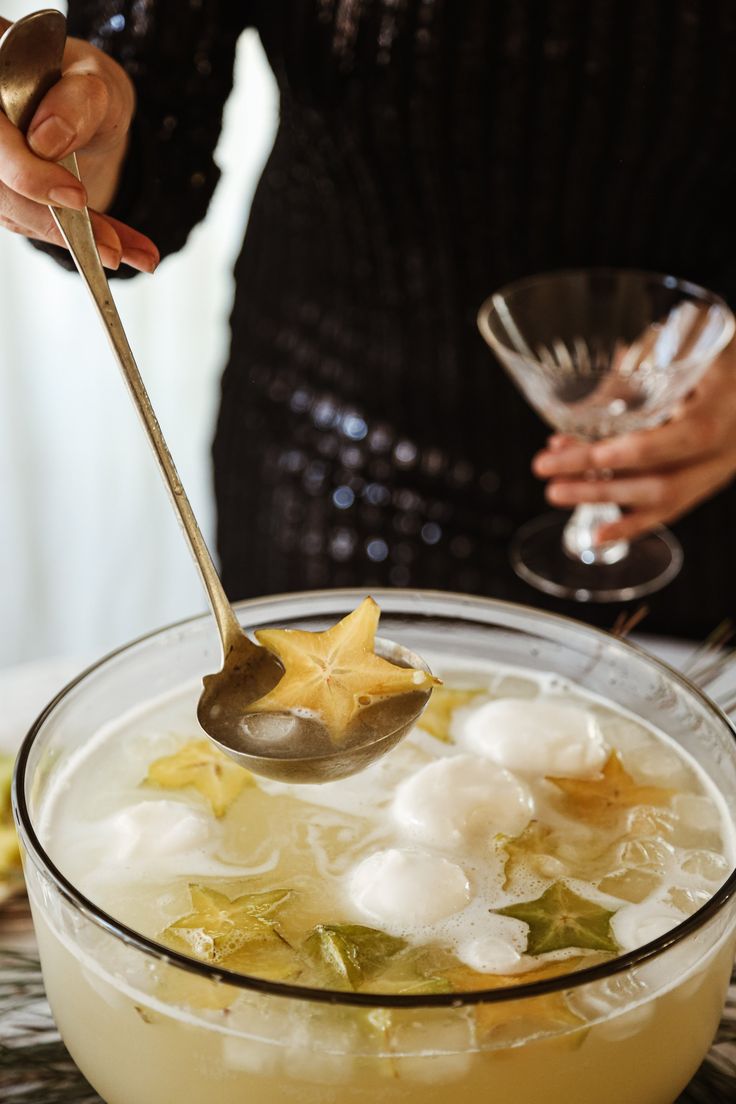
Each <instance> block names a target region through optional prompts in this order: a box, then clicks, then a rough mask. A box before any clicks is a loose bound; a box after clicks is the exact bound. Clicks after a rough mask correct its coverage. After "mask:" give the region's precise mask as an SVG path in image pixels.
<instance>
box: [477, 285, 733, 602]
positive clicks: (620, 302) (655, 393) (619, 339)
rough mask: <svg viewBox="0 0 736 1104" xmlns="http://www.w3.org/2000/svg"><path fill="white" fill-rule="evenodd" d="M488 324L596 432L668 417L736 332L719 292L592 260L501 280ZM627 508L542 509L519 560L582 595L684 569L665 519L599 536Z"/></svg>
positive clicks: (607, 593)
mask: <svg viewBox="0 0 736 1104" xmlns="http://www.w3.org/2000/svg"><path fill="white" fill-rule="evenodd" d="M478 326H479V328H480V332H481V334H482V335H483V337H484V338H485V340H486V341H487V342H488V344H489V345H490V346H491V348H492V349H493V351H494V352H495V354H496V356H497V357H498V359H499V360H500V361H501V363H502V364H503V366H504V367H505V368H506V370H507V371H508V373H509V375H510V376H511V378H512V379H513V381H514V383H515V384H516V385H517V387H518V388H519V389H520V391H521V392H522V393H523V395H524V396H525V398H526V399H528V401H529V403H530V404H531V405H532V406H533V407H534V409H535V410H536V411H537V413H538V414H540V415H541V416H542V418H544V420H545V421H546V422H548V423H549V424H550V425H551V426H552V427H553V428H554V429H555V430H557V432H558V433H564V434H571V435H573V436H575V437H578V438H580V439H581V440H584V441H598V440H601V439H602V438H604V437H611V436H614V435H617V434H621V433H628V432H631V431H632V430H640V429H646V428H649V427H651V426H656V425H658V424H659V423H660V422H664V421H666V420H667V418H668V417H670V415H671V414H672V412H673V410H674V409H675V407H676V405H677V403H678V402H679V401H680V400H681V399H683V398H684V397H685V396H686V395H687V394H688V392H689V391H691V390H692V388H693V387H694V386H695V384H696V383H697V382H698V380H699V379H700V377H701V376H702V374H703V372H704V371H705V370H706V368H707V367H708V366H709V364H710V363H711V362H712V361H713V359H714V358H715V357H716V356H717V355H718V354H719V353H720V352H721V351H722V350H723V349H724V348H725V346H726V345H727V344H728V342H729V341H730V340H731V338H732V336H733V333H734V318H733V315H732V313H731V311H730V310H729V308H728V307H727V306H726V304H725V303H724V302H723V300H722V299H720V298H719V297H718V296H717V295H714V294H713V293H712V292H709V291H706V290H705V289H704V288H701V287H697V286H696V285H694V284H690V283H685V282H684V281H682V280H677V279H675V277H673V276H663V275H659V274H657V273H650V272H637V271H628V270H618V269H582V270H579V271H577V270H570V271H562V272H553V273H549V274H543V275H538V276H531V277H529V278H527V279H524V280H520V281H518V282H517V283H513V284H510V285H508V286H507V287H504V288H501V289H500V290H499V291H497V292H495V294H493V295H491V296H490V298H489V299H487V300H486V301H485V302H484V303H483V305H482V307H481V308H480V312H479V314H478ZM591 474H593V473H591ZM597 474H600V473H597ZM604 474H605V473H604ZM620 516H621V511H620V510H619V507H618V506H616V505H614V504H613V503H594V504H585V505H581V506H578V507H577V509H576V510H575V511H574V512H573V514H572V516H571V517H570V518H569V519H565V518H561V517H560V515H559V514H553V515H546V516H543V517H541V518H537V519H535V520H534V521H531V522H529V523H528V524H527V525H525V526H523V528H522V529H521V530H520V531H519V532H518V533H517V535H516V537H515V538H514V541H513V543H512V547H511V559H512V563H513V566H514V569H515V570H516V572H517V574H518V575H520V576H521V578H523V579H525V580H526V581H527V582H529V583H531V584H532V585H533V586H535V587H537V588H538V589H539V590H543V591H545V592H546V593H547V594H554V595H556V596H557V597H561V598H574V599H577V600H578V601H582V602H585V601H597V602H609V601H625V600H629V599H632V598H637V597H639V596H641V595H643V594H649V593H651V592H652V591H655V590H658V589H660V588H661V587H663V586H665V585H666V584H667V583H668V582H670V580H671V579H673V578H674V577H675V575H676V574H677V572H678V571H679V569H680V566H681V563H682V550H681V548H680V545H679V543H678V541H677V540H676V538H675V537H674V536H673V535H672V533H670V532H669V531H668V530H667V529H664V528H661V527H660V528H658V529H656V530H654V531H653V532H651V533H649V534H647V535H645V536H643V537H641V538H639V539H638V540H635V541H632V542H630V543H629V542H627V541H613V542H609V543H607V544H597V543H596V540H595V537H596V532H597V529H598V527H599V526H601V525H603V524H605V523H609V522H612V521H616V520H617V519H618V518H619V517H620Z"/></svg>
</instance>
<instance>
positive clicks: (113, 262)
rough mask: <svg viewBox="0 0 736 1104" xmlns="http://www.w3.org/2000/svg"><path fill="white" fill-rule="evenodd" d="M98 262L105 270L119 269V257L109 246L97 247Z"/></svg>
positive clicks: (115, 250)
mask: <svg viewBox="0 0 736 1104" xmlns="http://www.w3.org/2000/svg"><path fill="white" fill-rule="evenodd" d="M97 249H98V251H99V254H100V260H101V261H102V263H103V265H104V266H105V268H111V269H113V270H114V269H117V268H120V259H121V255H120V253H119V252H118V250H117V249H111V248H110V246H109V245H98V247H97Z"/></svg>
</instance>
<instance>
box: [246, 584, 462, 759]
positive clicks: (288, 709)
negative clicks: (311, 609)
mask: <svg viewBox="0 0 736 1104" xmlns="http://www.w3.org/2000/svg"><path fill="white" fill-rule="evenodd" d="M380 615H381V611H380V609H379V608H378V606H377V604H376V603H375V602H374V601H373V599H372V598H365V599H364V600H363V601H362V602H361V604H360V605H359V606H358V608H357V609H355V610H353V612H352V613H349V614H348V615H347V617H344V618H343V620H342V621H339V622H338V623H337V625H333V626H332V628H330V629H327V630H326V631H325V632H305V631H304V630H301V629H260V630H259V631H258V632H256V634H255V635H256V638H257V639H258V643H259V644H262V645H263V647H264V648H267V649H268V650H269V651H270V652H272V653H273V654H274V655H275V656H276V658H277V659H278V660H279V661H280V662H281V664H282V666H283V668H284V673H283V675H282V676H281V679H280V680H279V682H278V683H277V684H276V686H275V687H274V688H273V690H271V691H269V693H268V694H266V695H265V696H264V697H262V698H258V699H257V701H254V702H252V703H250V704H249V705H248V710H249V712H253V713H284V712H285V713H293V712H299V713H304V712H308V713H310V714H312V715H313V716H316V717H318V718H319V720H320V721H321V722H322V724H323V725H324V726H325V728H326V729H327V731H328V733H329V734H330V737H331V739H332V740H333V741H334V742H335V743H340V742H341V741H342V740H344V738H345V736H346V734H347V733H348V731H349V729H350V726H351V725H352V723H353V722H354V721H355V719H356V718H357V716H358V714H359V713H360V711H361V709H363V708H365V707H366V706H369V705H373V704H374V703H375V702H378V701H381V700H383V699H385V698H389V697H393V696H395V695H398V694H409V693H415V692H417V691H420V692H425V691H427V690H429V689H431V687H433V686H435V685H437V684H438V683H439V681H440V680H439V679H437V678H435V677H434V676H433V675H430V674H428V673H427V672H426V671H419V670H416V669H415V668H413V667H399V666H397V665H396V664H395V663H390V662H389V661H388V660H387V659H382V658H381V657H380V656H377V655H376V653H375V650H374V643H375V636H376V628H377V627H378V619H379V617H380Z"/></svg>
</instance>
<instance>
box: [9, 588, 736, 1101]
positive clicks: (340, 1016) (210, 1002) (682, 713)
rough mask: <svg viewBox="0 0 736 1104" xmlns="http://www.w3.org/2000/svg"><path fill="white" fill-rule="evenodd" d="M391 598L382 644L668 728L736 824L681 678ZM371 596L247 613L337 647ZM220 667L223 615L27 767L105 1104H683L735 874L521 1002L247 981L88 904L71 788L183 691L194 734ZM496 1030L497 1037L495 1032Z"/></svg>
mask: <svg viewBox="0 0 736 1104" xmlns="http://www.w3.org/2000/svg"><path fill="white" fill-rule="evenodd" d="M374 593H375V597H376V599H377V600H378V602H379V604H380V605H381V609H382V611H383V613H382V621H381V627H382V631H384V632H385V633H386V635H387V636H388V637H390V639H392V640H396V641H399V642H401V643H404V644H406V645H407V646H409V647H411V648H416V649H417V650H418V651H420V652H421V654H422V655H424V656H426V657H427V658H428V659H431V661H433V662H436V661H438V660H440V659H441V658H442V657H451V659H452V662H453V664H458V663H459V664H461V665H463V664H465V665H466V666H467V667H468V668H469V669H472V668H473V667H474V666H475V665H477V664H478V663H479V662H491V663H493V662H500V663H503V664H510V665H512V666H514V667H523V668H524V669H525V670H528V671H531V672H535V671H536V672H550V671H552V672H556V673H558V674H559V675H560V676H561V677H563V678H568V679H571V680H572V681H574V682H575V683H576V684H577V685H578V686H580V687H582V688H583V689H584V690H586V691H588V692H590V693H592V694H595V695H598V696H599V697H601V698H604V699H606V700H607V701H609V702H611V703H612V704H613V705H614V706H618V707H623V708H624V709H625V710H626V711H627V713H628V715H630V716H633V717H635V718H640V719H641V720H642V721H644V722H645V723H649V724H653V725H655V726H657V727H658V728H659V729H660V730H662V731H663V732H665V733H666V734H667V736H668V737H670V738H671V739H672V740H675V741H677V743H678V745H679V746H680V747H681V748H682V749H683V750H684V751H685V752H686V753H687V754H689V755H690V756H691V757H692V759H693V760H695V761H696V762H697V764H698V765H699V769H700V770H702V771H703V772H704V774H705V775H707V776H708V777H709V779H710V780H711V782H712V784H713V785H714V786H715V787H716V788H717V789H718V792H719V793H720V794H721V796H722V798H723V802H724V810H725V809H728V810H729V811H728V813H727V814H726V816H727V817H728V820H729V822H730V823H734V821H736V743H735V742H734V739H733V729H732V727H731V725H730V724H729V722H728V720H727V719H726V717H725V716H724V715H723V713H721V712H720V710H718V709H717V708H716V707H715V706H714V705H713V704H712V703H711V702H709V701H708V700H707V699H706V698H705V697H703V695H702V694H700V693H699V692H698V691H697V690H696V689H694V688H693V687H692V686H691V685H690V684H688V683H687V681H686V680H685V679H683V678H682V677H681V676H679V675H678V674H676V673H675V672H674V671H672V670H670V669H669V668H667V667H666V666H664V665H663V664H661V663H659V662H657V661H656V660H653V659H651V658H650V657H648V656H646V655H645V654H644V653H642V652H640V651H638V649H636V648H634V647H633V646H631V645H630V644H628V643H626V642H625V641H621V640H618V639H615V638H613V637H612V636H609V635H608V634H607V633H602V632H599V631H597V630H595V629H592V628H589V627H587V626H584V625H579V624H577V623H576V622H574V621H571V620H568V619H567V618H562V617H556V616H553V615H551V614H545V613H540V612H537V611H534V610H531V609H526V608H524V607H523V606H515V605H511V604H508V603H504V602H493V601H489V600H487V599H481V598H471V597H467V596H463V595H457V594H456V595H452V594H440V593H436V592H434V593H433V592H421V591H402V590H393V589H392V590H387V591H382V592H381V591H379V592H374ZM360 597H362V595H361V594H357V593H356V592H349V591H340V590H335V591H329V592H321V593H320V592H315V593H311V594H309V593H307V594H295V595H282V596H280V597H276V598H261V599H256V600H253V601H250V602H247V603H245V604H243V605H241V606H240V607H238V612H239V616H240V617H241V619H242V621H243V623H244V624H247V625H252V626H257V627H266V626H272V625H279V626H283V627H290V628H296V627H298V628H302V629H311V630H314V629H323V628H324V627H325V626H326V625H328V624H331V623H334V621H335V620H336V619H337V618H338V617H339V616H342V615H343V614H344V613H345V612H346V611H347V610H349V609H352V608H354V606H355V605H356V604H357V602H358V600H359V598H360ZM217 654H218V642H217V636H216V632H215V630H214V627H213V625H212V621H211V618H208V617H199V618H196V619H194V620H191V621H187V622H184V623H182V624H180V625H175V626H173V627H171V628H168V629H164V630H162V631H160V632H157V633H154V634H153V635H151V636H148V637H146V638H144V639H142V640H139V641H137V642H135V643H133V644H131V645H129V646H128V647H126V648H123V649H121V650H120V651H118V652H116V653H114V654H113V655H111V656H108V657H107V658H106V659H104V660H102V661H101V662H100V663H98V664H96V665H95V666H94V667H92V668H91V669H90V670H89V671H87V672H86V673H85V674H83V675H82V676H81V677H80V678H78V679H77V680H75V682H73V683H71V684H70V685H69V686H68V687H67V688H66V689H65V690H64V691H63V692H62V693H61V694H60V695H59V696H58V697H57V698H56V700H55V701H54V702H53V703H52V704H51V705H50V706H49V707H48V709H46V711H45V712H44V713H43V715H42V716H41V717H40V718H39V719H38V721H37V722H36V723H35V724H34V726H33V729H32V731H31V732H30V734H29V736H28V737H27V739H26V741H25V744H24V746H23V748H22V750H21V753H20V757H19V761H18V768H17V773H16V780H15V795H14V796H15V813H16V817H17V822H18V827H19V832H20V837H21V841H22V848H23V853H24V866H25V874H26V880H27V885H28V892H29V898H30V902H31V907H32V911H33V917H34V924H35V928H36V935H37V937H38V945H39V950H40V954H41V963H42V967H43V972H44V982H45V986H46V991H47V994H48V998H49V1001H50V1003H51V1007H52V1009H53V1012H54V1016H55V1018H56V1021H57V1023H58V1026H59V1029H60V1031H61V1034H62V1037H63V1038H64V1041H65V1043H66V1045H67V1047H68V1048H69V1050H70V1051H71V1054H72V1056H73V1057H74V1058H75V1060H76V1061H77V1063H78V1064H79V1066H80V1068H81V1070H82V1072H83V1073H84V1074H85V1076H86V1077H87V1078H88V1080H89V1081H90V1082H91V1083H92V1085H93V1086H94V1087H95V1089H96V1090H97V1092H99V1094H100V1095H101V1097H102V1098H103V1100H104V1101H105V1102H106V1104H174V1102H175V1104H211V1102H213V1101H216V1102H217V1104H243V1102H245V1101H247V1102H248V1104H288V1102H291V1104H294V1102H297V1101H298V1102H299V1104H337V1102H339V1104H378V1102H380V1104H457V1102H458V1101H460V1100H462V1101H463V1102H464V1104H491V1102H492V1104H519V1102H523V1104H576V1102H577V1104H582V1102H585V1104H624V1102H625V1104H672V1101H673V1100H674V1099H675V1098H676V1096H677V1094H678V1093H679V1092H680V1091H681V1090H682V1089H683V1088H684V1086H685V1085H686V1084H687V1082H688V1081H689V1080H690V1079H691V1078H692V1076H693V1075H694V1073H695V1071H696V1070H697V1068H698V1066H699V1064H700V1062H701V1061H702V1059H703V1057H704V1055H705V1053H706V1051H707V1049H708V1047H709V1045H710V1042H711V1039H712V1038H713V1035H714V1032H715V1030H716V1027H717V1025H718V1021H719V1017H720V1012H721V1009H722V1007H723V1001H724V997H725V993H726V989H727V986H728V980H729V976H730V972H731V966H732V962H733V953H734V944H735V943H736V896H735V893H736V873H731V874H730V876H729V875H724V877H725V880H724V881H723V883H722V884H721V885H720V887H719V888H716V889H715V891H714V894H713V896H712V897H711V898H710V899H709V900H708V901H707V902H706V903H705V904H703V905H702V906H700V907H699V908H698V909H697V910H696V911H695V912H694V913H693V914H692V915H691V916H689V917H688V918H687V919H683V921H682V922H681V923H680V924H679V925H678V926H677V927H676V928H673V929H672V930H670V931H668V932H667V933H666V934H664V935H661V936H659V937H658V938H656V939H654V940H653V941H652V942H650V943H648V944H647V945H646V946H643V947H640V948H639V949H638V950H635V951H632V952H629V953H626V954H623V955H621V956H620V957H618V958H615V959H612V960H610V961H607V962H604V963H599V964H598V965H594V966H591V967H588V968H587V969H584V970H580V971H578V972H576V973H574V974H567V975H560V976H557V977H553V978H547V979H545V980H541V981H534V982H527V983H526V984H520V985H518V986H516V987H514V988H513V989H499V988H493V987H492V986H491V987H489V988H488V989H487V990H482V991H471V992H451V993H430V994H414V995H403V994H402V995H399V994H393V995H390V996H385V995H384V996H378V995H376V994H372V993H368V992H352V991H344V990H342V989H340V990H334V991H333V990H327V989H311V988H307V987H305V986H300V985H298V984H296V983H291V982H279V981H265V980H262V979H259V978H255V977H248V976H245V975H242V974H235V973H231V972H230V971H228V970H227V969H225V968H224V967H222V966H217V965H211V964H209V963H206V962H202V961H200V960H196V959H193V958H190V957H187V956H186V955H183V954H180V953H179V952H177V951H175V950H172V949H171V948H170V947H167V946H164V945H162V944H161V943H158V942H157V941H156V940H155V939H151V938H148V937H146V936H144V935H143V934H141V933H140V932H138V931H136V930H135V929H134V928H132V927H130V926H128V925H126V924H124V923H122V922H121V921H120V920H119V919H117V918H116V917H115V916H112V915H110V914H108V913H106V912H105V911H104V910H103V909H102V908H100V906H99V905H98V904H96V903H95V902H94V901H92V900H90V899H89V898H88V897H86V896H85V894H84V892H83V890H82V889H80V887H79V885H77V884H75V880H74V878H73V876H72V875H71V873H70V869H69V864H70V863H71V861H72V856H69V855H67V854H58V855H53V857H52V854H51V853H50V850H51V851H53V839H51V840H50V841H49V843H48V844H46V845H45V844H44V842H43V840H44V831H43V822H44V817H45V814H46V810H47V808H48V805H49V802H50V801H51V800H53V798H52V795H53V793H54V791H58V787H59V785H61V786H62V787H63V786H64V785H65V782H66V780H67V779H68V778H69V776H70V774H69V772H70V770H73V769H75V763H77V762H79V756H80V753H82V754H83V752H84V749H85V748H86V747H87V746H88V745H89V742H90V741H94V740H96V739H97V738H98V736H99V734H100V733H101V731H102V730H104V728H105V726H108V725H109V724H110V722H115V721H116V720H117V719H118V718H119V717H120V716H121V715H123V714H124V715H128V716H132V715H133V714H134V715H135V716H137V717H138V716H139V717H141V718H142V719H144V718H145V716H146V711H147V710H148V709H149V708H150V706H151V703H152V702H155V701H160V700H161V698H162V696H164V697H165V698H166V700H169V696H170V695H172V694H178V693H179V692H180V691H181V688H182V687H183V688H185V689H186V690H187V693H190V694H191V702H192V713H191V716H192V724H193V725H194V724H195V721H194V717H195V713H194V703H195V702H196V698H197V684H198V680H199V679H200V678H201V676H202V674H203V672H205V671H208V670H210V669H211V665H212V662H213V658H214V657H216V656H217ZM734 826H735V827H736V824H735V825H734ZM85 830H91V829H90V827H89V826H87V827H85V824H84V822H83V821H81V820H80V823H79V831H80V832H84V831H85ZM49 848H50V850H49ZM560 1007H562V1008H563V1010H564V1015H561V1014H560ZM389 1016H390V1022H391V1030H390V1032H388V1031H387V1030H386V1023H387V1019H388V1017H389ZM479 1016H482V1017H485V1018H486V1019H488V1020H489V1021H490V1024H491V1025H492V1030H489V1031H486V1032H483V1033H480V1032H479V1027H478V1025H479V1022H480V1021H479Z"/></svg>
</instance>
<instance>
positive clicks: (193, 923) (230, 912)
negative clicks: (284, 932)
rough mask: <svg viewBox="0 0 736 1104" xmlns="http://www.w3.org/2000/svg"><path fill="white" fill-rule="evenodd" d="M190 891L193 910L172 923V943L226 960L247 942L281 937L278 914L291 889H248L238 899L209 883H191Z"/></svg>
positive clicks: (167, 936)
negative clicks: (261, 890) (251, 891)
mask: <svg viewBox="0 0 736 1104" xmlns="http://www.w3.org/2000/svg"><path fill="white" fill-rule="evenodd" d="M189 892H190V894H191V898H192V909H193V911H192V912H189V913H187V915H186V916H182V917H181V918H180V919H179V920H175V921H174V922H173V924H169V926H168V928H166V929H165V931H164V932H163V936H164V939H166V940H167V941H168V942H169V943H171V942H173V943H174V944H176V943H184V944H185V945H186V947H187V948H188V950H190V951H193V952H194V954H195V955H196V956H197V958H201V959H204V961H205V962H215V963H222V962H224V961H225V959H228V958H231V957H232V956H233V955H236V954H238V952H240V951H241V950H242V949H243V948H244V947H245V946H246V945H247V944H251V943H253V944H258V943H266V942H273V941H279V940H280V936H279V935H278V934H277V932H276V931H275V930H274V924H275V923H276V915H275V914H276V912H277V910H278V908H279V907H280V906H281V905H282V904H283V903H284V902H285V901H286V899H287V898H288V896H289V890H285V889H278V890H274V891H272V892H270V893H245V894H243V895H242V896H240V897H236V898H235V899H234V900H231V898H230V897H227V896H226V895H225V894H224V893H218V891H217V890H215V889H210V888H209V887H208V886H201V885H190V887H189Z"/></svg>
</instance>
